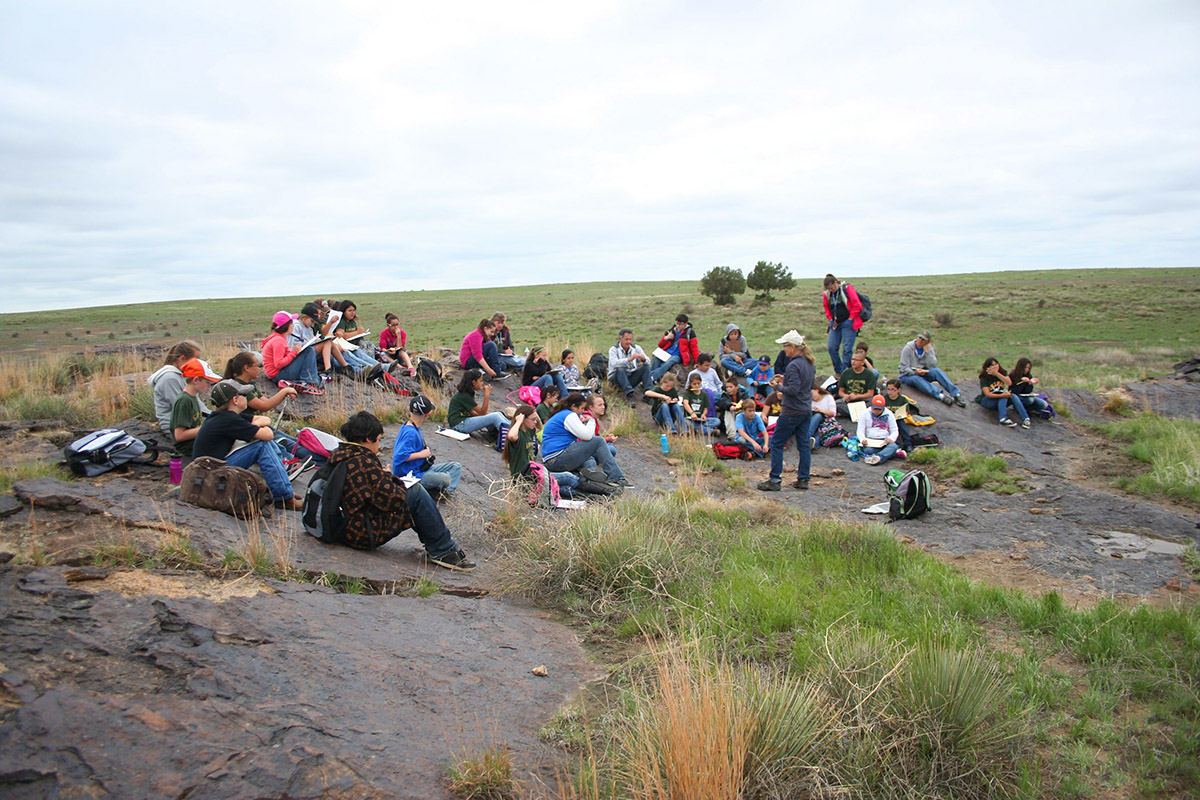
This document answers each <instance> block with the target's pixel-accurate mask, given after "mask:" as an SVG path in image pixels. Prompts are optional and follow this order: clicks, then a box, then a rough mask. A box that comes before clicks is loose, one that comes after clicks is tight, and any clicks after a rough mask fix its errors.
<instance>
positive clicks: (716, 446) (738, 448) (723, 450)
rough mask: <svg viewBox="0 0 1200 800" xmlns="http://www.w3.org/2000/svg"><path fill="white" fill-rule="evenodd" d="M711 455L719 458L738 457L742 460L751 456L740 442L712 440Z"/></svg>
mask: <svg viewBox="0 0 1200 800" xmlns="http://www.w3.org/2000/svg"><path fill="white" fill-rule="evenodd" d="M712 449H713V455H715V456H716V457H717V458H721V459H730V458H740V459H742V460H743V461H745V460H748V459H750V458H751V455H750V451H749V450H747V449H746V448H745V447H744V446H743V445H740V444H728V443H725V442H713V446H712Z"/></svg>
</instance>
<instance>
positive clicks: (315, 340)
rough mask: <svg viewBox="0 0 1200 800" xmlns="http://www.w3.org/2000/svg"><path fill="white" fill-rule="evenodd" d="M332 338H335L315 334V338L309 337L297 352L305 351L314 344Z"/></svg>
mask: <svg viewBox="0 0 1200 800" xmlns="http://www.w3.org/2000/svg"><path fill="white" fill-rule="evenodd" d="M332 338H333V337H332V336H314V337H313V338H311V339H309V340H308V341H307V342H305V343H304V344H302V345H300V349H299V350H298V351H296V352H298V353H303V352H304V351H305V350H307V349H308V348H310V347H312V346H313V345H314V344H320V343H321V342H328V341H329V340H330V339H332Z"/></svg>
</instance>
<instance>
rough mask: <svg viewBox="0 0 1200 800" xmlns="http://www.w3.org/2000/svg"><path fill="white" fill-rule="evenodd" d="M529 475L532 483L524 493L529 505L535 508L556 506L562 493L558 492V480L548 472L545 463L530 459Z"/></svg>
mask: <svg viewBox="0 0 1200 800" xmlns="http://www.w3.org/2000/svg"><path fill="white" fill-rule="evenodd" d="M529 477H530V478H532V479H533V484H532V485H531V486H530V487H529V492H528V493H527V494H526V495H525V499H526V500H528V501H529V505H531V506H534V507H535V508H536V507H541V508H558V501H559V498H560V497H561V496H562V495H561V494H559V490H558V481H556V480H555V479H554V476H553V475H551V474H550V470H548V469H546V465H545V464H542V463H540V462H538V461H530V462H529Z"/></svg>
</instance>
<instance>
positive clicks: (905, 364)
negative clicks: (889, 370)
mask: <svg viewBox="0 0 1200 800" xmlns="http://www.w3.org/2000/svg"><path fill="white" fill-rule="evenodd" d="M937 365H938V361H937V354H935V353H934V352H933V343H932V342H926V344H925V349H924V350H922V351H921V352H920V353H918V352H917V340H916V339H913V340H912V341H911V342H909V343H908V344H906V345H904V349H902V350H901V351H900V374H901V375H916V374H917V370H918V369H933V368H935V367H936V366H937Z"/></svg>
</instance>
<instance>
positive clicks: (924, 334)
mask: <svg viewBox="0 0 1200 800" xmlns="http://www.w3.org/2000/svg"><path fill="white" fill-rule="evenodd" d="M917 338H918V339H924V340H925V341H927V342H932V341H933V334H931V333H930V332H929V331H921V332H920V333H918V334H917Z"/></svg>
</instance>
